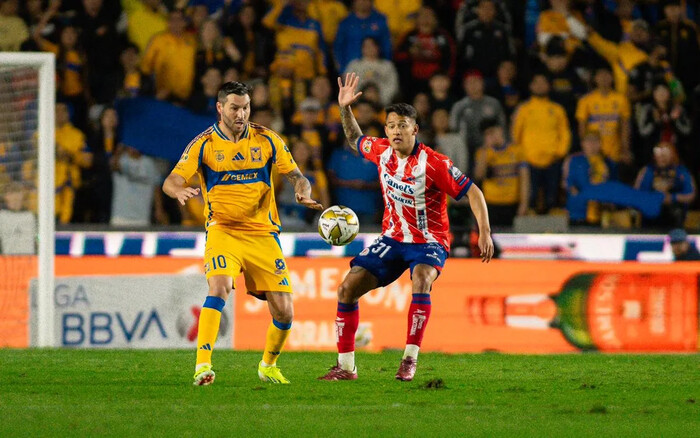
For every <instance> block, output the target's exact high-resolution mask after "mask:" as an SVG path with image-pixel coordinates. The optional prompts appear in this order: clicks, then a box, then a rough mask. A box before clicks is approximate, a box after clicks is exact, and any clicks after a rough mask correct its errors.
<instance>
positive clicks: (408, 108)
mask: <svg viewBox="0 0 700 438" xmlns="http://www.w3.org/2000/svg"><path fill="white" fill-rule="evenodd" d="M384 112H386V115H387V116H388V115H389V114H391V113H396V115H398V116H405V117H410V118H412V119H413V121H416V119H418V111H416V109H415V108H414V107H413V105H409V104H407V103H394V104H391V105H389V106H387V107H386V108H384Z"/></svg>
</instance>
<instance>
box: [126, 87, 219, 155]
mask: <svg viewBox="0 0 700 438" xmlns="http://www.w3.org/2000/svg"><path fill="white" fill-rule="evenodd" d="M115 108H116V110H117V112H118V113H119V122H120V123H119V128H120V130H121V132H120V134H121V141H122V143H124V144H125V145H128V146H131V147H133V148H135V149H138V150H139V151H141V152H142V153H144V154H146V155H150V156H153V157H159V158H165V159H166V160H169V161H171V162H173V163H175V162H177V160H179V159H180V154H181V153H182V151H183V150H185V147H187V145H188V144H189V143H190V141H192V138H194V137H195V136H196V135H197V134H199V133H200V132H202V131H204V130H205V129H207V128H208V127H209V126H211V125H213V124H214V121H215V120H216V119H215V117H211V116H203V115H198V114H194V113H192V112H191V111H189V110H187V109H185V108H181V107H177V106H175V105H173V104H170V103H168V102H164V101H162V100H157V99H153V98H150V97H135V98H130V99H122V100H118V101H117V103H116V105H115ZM173 120H177V123H173Z"/></svg>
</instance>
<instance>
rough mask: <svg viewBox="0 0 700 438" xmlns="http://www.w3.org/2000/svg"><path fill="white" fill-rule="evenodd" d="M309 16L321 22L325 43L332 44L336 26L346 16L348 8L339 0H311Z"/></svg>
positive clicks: (336, 29)
mask: <svg viewBox="0 0 700 438" xmlns="http://www.w3.org/2000/svg"><path fill="white" fill-rule="evenodd" d="M308 10H309V16H310V17H311V18H313V19H314V20H316V21H318V22H319V23H321V31H322V32H323V39H324V41H325V42H326V44H329V45H332V44H333V41H335V34H336V33H338V26H340V22H341V21H343V19H344V18H345V17H347V16H348V8H347V6H345V5H344V4H343V2H341V1H339V0H311V4H309V9H308Z"/></svg>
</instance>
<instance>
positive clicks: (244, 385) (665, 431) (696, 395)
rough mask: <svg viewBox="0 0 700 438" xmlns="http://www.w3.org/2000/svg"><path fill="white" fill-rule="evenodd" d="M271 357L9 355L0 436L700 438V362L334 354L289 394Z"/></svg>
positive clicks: (287, 360) (304, 369)
mask: <svg viewBox="0 0 700 438" xmlns="http://www.w3.org/2000/svg"><path fill="white" fill-rule="evenodd" d="M259 360H260V353H257V352H240V351H222V350H219V351H216V352H215V353H214V361H215V363H214V369H215V371H216V372H217V378H216V382H215V383H214V385H212V386H209V387H194V386H192V372H193V362H194V352H193V351H163V350H158V351H123V350H122V351H114V350H111V351H107V350H46V351H42V350H0V437H14V436H31V437H40V436H52V437H54V436H66V437H81V436H115V437H126V436H138V437H154V436H191V437H236V436H245V437H264V436H270V437H286V436H294V437H296V436H299V437H312V436H318V437H332V436H343V437H364V436H396V437H414V436H415V437H443V436H496V437H503V436H505V437H520V436H537V437H549V436H557V437H570V436H595V437H603V436H611V437H612V436H614V437H620V436H633V437H635V438H639V437H646V436H648V437H671V436H678V437H690V436H700V355H677V356H666V355H651V356H635V355H599V354H581V355H555V356H524V355H501V354H476V355H443V354H422V355H421V357H420V360H419V363H418V373H417V374H416V379H415V380H414V381H413V382H399V381H396V380H394V373H395V372H396V369H397V367H398V364H399V360H400V352H388V353H383V354H363V353H359V354H358V358H357V362H358V367H359V375H360V378H359V379H358V380H357V381H354V382H322V381H317V380H316V377H318V376H319V375H322V374H323V373H324V372H325V371H326V370H327V368H328V367H329V366H330V365H331V364H333V363H334V361H335V354H331V353H287V354H283V356H281V358H280V366H281V367H282V370H283V372H284V373H285V375H286V376H287V377H288V378H289V379H290V380H291V381H292V384H291V385H285V386H281V385H269V384H263V383H261V382H260V381H259V380H258V377H257V373H256V369H257V363H258V361H259Z"/></svg>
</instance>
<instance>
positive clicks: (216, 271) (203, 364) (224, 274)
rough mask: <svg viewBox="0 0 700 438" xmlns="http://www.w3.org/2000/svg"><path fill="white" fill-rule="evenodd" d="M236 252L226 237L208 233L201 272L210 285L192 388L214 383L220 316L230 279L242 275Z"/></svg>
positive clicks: (222, 233) (212, 230) (201, 319)
mask: <svg viewBox="0 0 700 438" xmlns="http://www.w3.org/2000/svg"><path fill="white" fill-rule="evenodd" d="M236 249H237V246H236V242H235V240H234V239H233V238H232V237H231V235H230V234H229V233H227V232H225V231H223V230H219V229H216V228H210V229H209V230H208V231H207V242H206V244H205V247H204V271H205V274H206V276H207V283H209V294H208V296H207V298H206V299H205V300H204V305H203V306H202V311H201V312H200V314H199V325H198V331H197V362H196V365H195V373H194V384H195V385H209V384H211V383H212V382H213V381H214V371H213V370H212V362H211V356H212V352H213V350H214V344H215V343H216V336H217V334H218V333H219V325H220V323H221V312H222V311H223V308H224V305H225V304H226V299H227V298H228V296H229V294H230V293H231V291H232V290H233V288H234V284H233V277H234V276H236V275H237V274H238V273H240V272H241V265H240V262H239V261H238V258H236V257H235V256H234V253H232V251H236Z"/></svg>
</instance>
